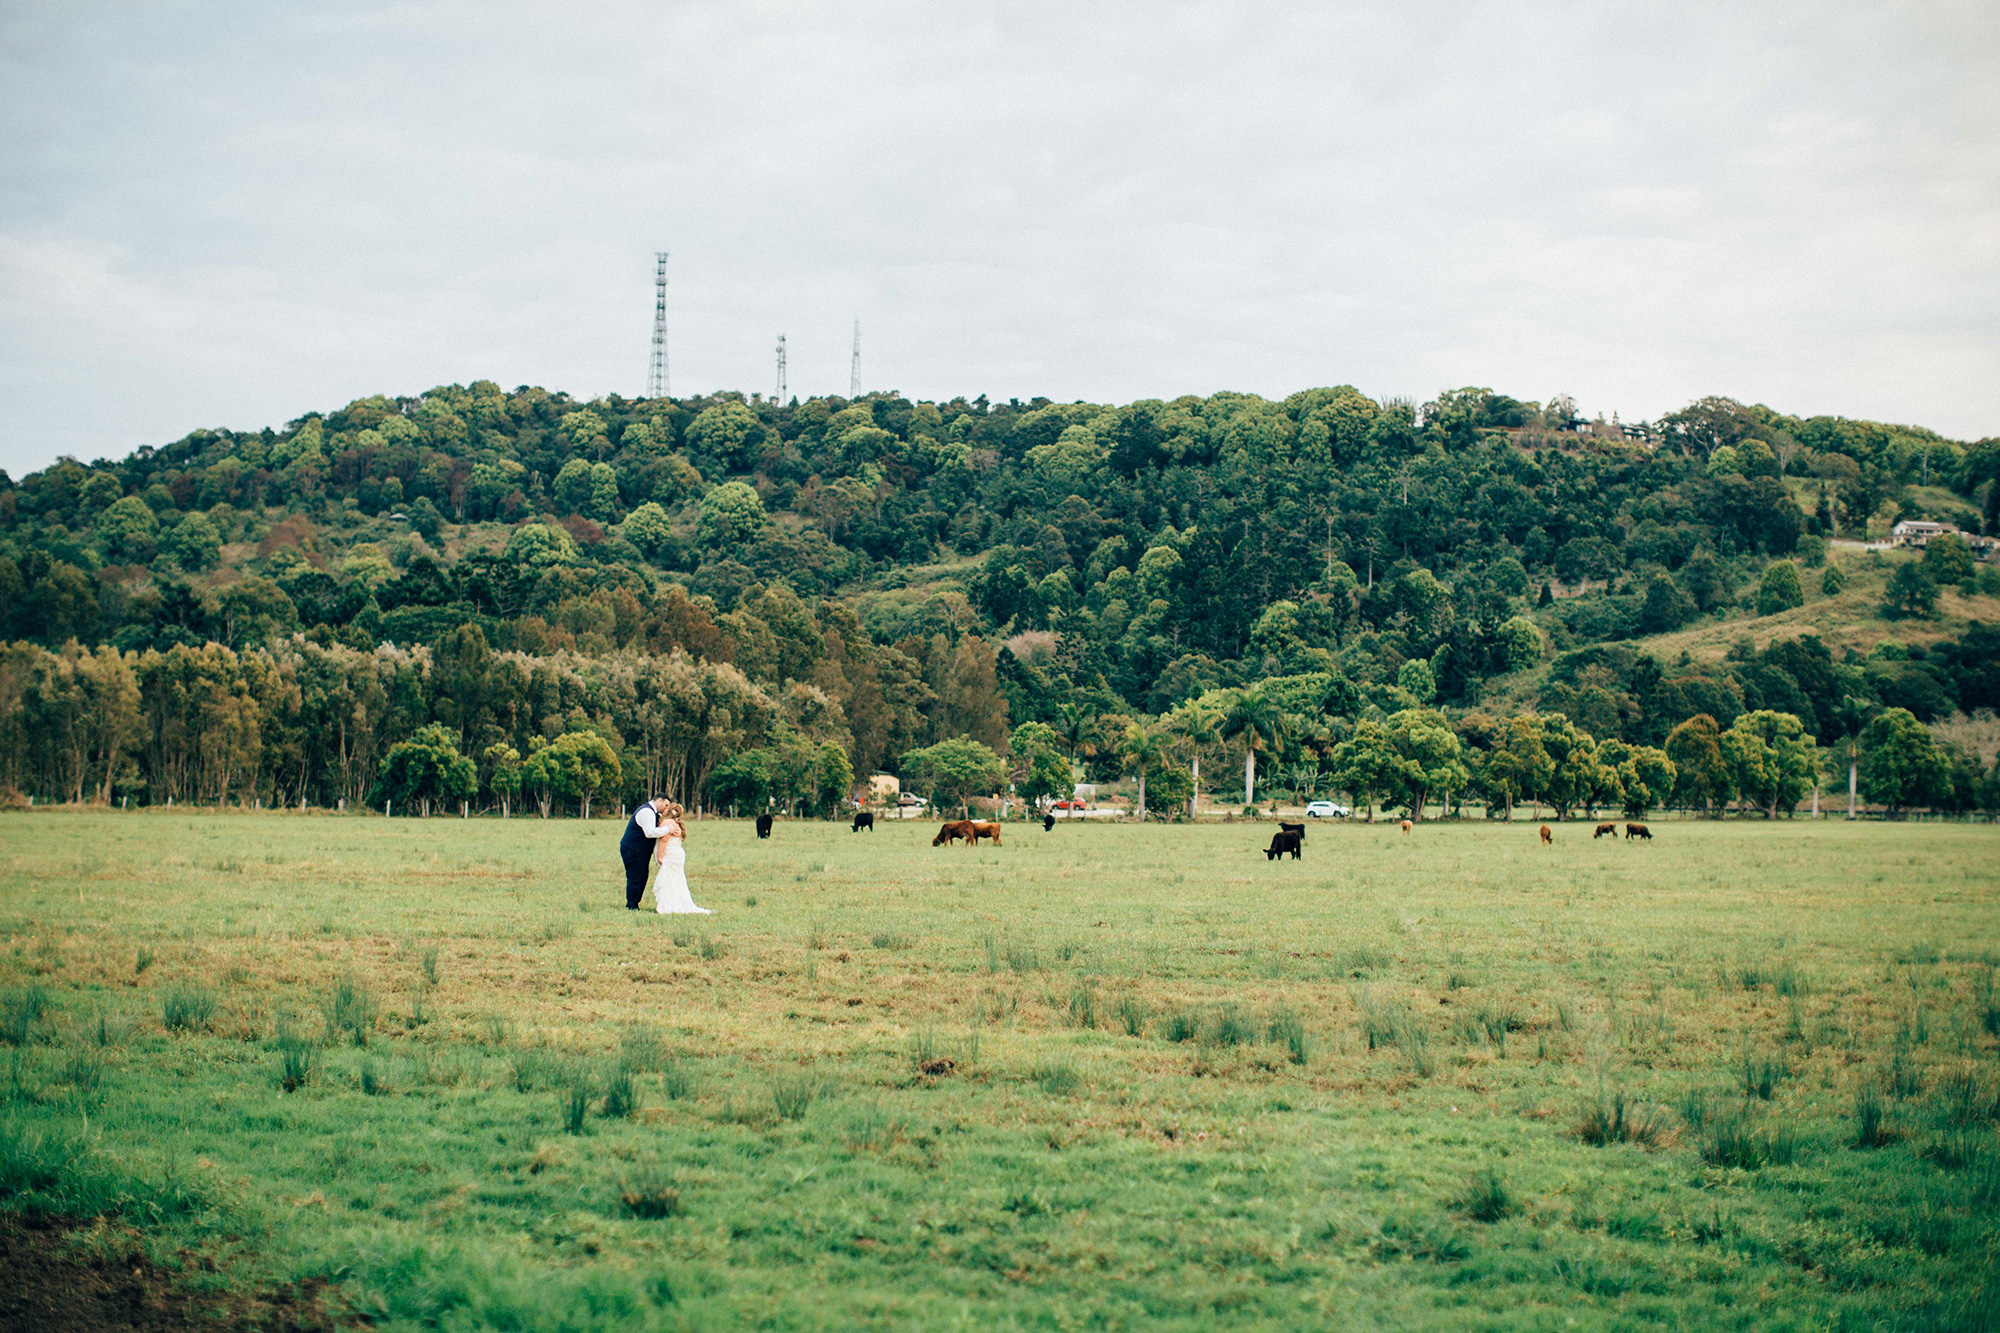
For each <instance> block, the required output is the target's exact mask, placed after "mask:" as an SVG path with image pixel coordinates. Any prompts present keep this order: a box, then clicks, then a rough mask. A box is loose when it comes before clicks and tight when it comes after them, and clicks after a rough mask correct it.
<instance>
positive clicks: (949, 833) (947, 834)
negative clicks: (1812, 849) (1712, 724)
mask: <svg viewBox="0 0 2000 1333" xmlns="http://www.w3.org/2000/svg"><path fill="white" fill-rule="evenodd" d="M771 821H772V816H770V815H758V816H757V836H758V837H760V838H768V837H770V836H771ZM1055 826H1056V819H1055V816H1054V815H1046V814H1045V815H1043V816H1042V832H1044V833H1047V832H1048V831H1049V830H1051V829H1053V828H1054V827H1055ZM1396 827H1397V828H1399V829H1400V830H1401V831H1402V832H1404V833H1408V832H1410V831H1411V829H1413V828H1414V827H1415V825H1413V824H1411V823H1410V821H1409V820H1407V819H1405V820H1401V821H1399V822H1398V824H1397V826H1396ZM863 829H867V830H868V831H869V832H870V833H873V832H874V831H875V816H874V815H873V814H871V813H870V812H869V811H866V810H863V811H862V812H861V813H859V814H857V815H855V816H854V827H853V828H851V829H849V830H848V831H849V832H850V833H859V832H861V830H863ZM1607 833H1608V834H1610V835H1611V836H1612V837H1613V838H1616V837H1617V836H1618V825H1617V824H1615V823H1611V824H1599V825H1598V826H1597V831H1596V832H1595V833H1592V834H1591V835H1590V836H1591V840H1592V841H1593V842H1594V841H1596V840H1597V839H1598V838H1601V837H1603V836H1604V835H1605V834H1607ZM1540 834H1541V840H1542V845H1543V846H1545V847H1551V846H1554V845H1555V840H1556V835H1555V833H1554V831H1553V830H1551V829H1550V828H1549V826H1548V825H1547V824H1543V825H1542V826H1541V828H1540ZM982 838H984V839H986V840H988V841H990V842H991V843H992V844H993V845H994V846H995V847H998V846H1000V825H999V824H997V823H994V822H993V821H991V820H983V819H953V820H948V821H947V822H946V823H945V824H944V826H943V827H941V828H939V829H938V835H937V836H936V837H935V838H932V839H931V846H933V847H944V846H948V845H949V844H951V843H954V842H957V841H959V840H960V839H963V840H964V842H965V845H966V846H968V847H977V846H978V845H979V842H980V839H982ZM1634 838H1643V839H1645V840H1646V841H1647V842H1651V841H1652V840H1653V831H1652V830H1651V829H1649V828H1647V827H1646V826H1645V825H1644V824H1627V825H1626V826H1625V840H1626V841H1627V842H1630V841H1632V840H1633V839H1634ZM1305 842H1306V826H1305V825H1304V824H1285V823H1280V824H1279V825H1278V831H1277V832H1276V833H1274V834H1272V835H1271V845H1270V846H1269V847H1266V848H1265V849H1264V859H1265V860H1266V861H1275V860H1277V859H1278V858H1280V857H1282V856H1284V855H1285V854H1287V853H1290V854H1291V858H1292V859H1293V860H1294V861H1296V860H1298V859H1299V858H1300V855H1301V853H1302V852H1303V851H1304V849H1305Z"/></svg>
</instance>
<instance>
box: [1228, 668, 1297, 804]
mask: <svg viewBox="0 0 2000 1333" xmlns="http://www.w3.org/2000/svg"><path fill="white" fill-rule="evenodd" d="M1285 730H1286V718H1285V710H1284V708H1283V706H1282V705H1280V704H1279V702H1278V699H1277V696H1276V695H1274V694H1272V693H1271V692H1270V691H1268V690H1266V689H1265V688H1264V686H1263V685H1262V684H1257V685H1252V686H1249V687H1248V688H1246V689H1241V690H1238V691H1237V692H1236V697H1235V698H1234V699H1232V700H1231V701H1230V704H1229V711H1228V712H1226V713H1224V714H1223V716H1222V739H1224V740H1234V739H1236V738H1237V737H1238V736H1241V737H1242V738H1243V804H1245V805H1250V804H1252V803H1253V802H1254V801H1255V800H1256V792H1257V752H1258V751H1259V750H1271V749H1274V748H1276V746H1277V745H1278V743H1279V742H1280V741H1281V740H1283V739H1284V735H1285Z"/></svg>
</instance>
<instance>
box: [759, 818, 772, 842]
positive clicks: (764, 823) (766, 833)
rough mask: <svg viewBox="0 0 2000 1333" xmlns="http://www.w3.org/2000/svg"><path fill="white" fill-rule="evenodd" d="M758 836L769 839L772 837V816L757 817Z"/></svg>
mask: <svg viewBox="0 0 2000 1333" xmlns="http://www.w3.org/2000/svg"><path fill="white" fill-rule="evenodd" d="M757 836H758V837H760V838H768V837H770V836H771V816H769V815H758V816H757Z"/></svg>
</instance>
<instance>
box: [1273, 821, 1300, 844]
mask: <svg viewBox="0 0 2000 1333" xmlns="http://www.w3.org/2000/svg"><path fill="white" fill-rule="evenodd" d="M1278 832H1280V833H1296V834H1298V835H1299V841H1300V842H1301V843H1303V842H1304V841H1305V840H1306V826H1305V825H1304V824H1286V823H1283V822H1282V821H1281V822H1280V823H1279V824H1278Z"/></svg>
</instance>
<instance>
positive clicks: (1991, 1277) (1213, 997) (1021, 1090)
mask: <svg viewBox="0 0 2000 1333" xmlns="http://www.w3.org/2000/svg"><path fill="white" fill-rule="evenodd" d="M621 827H622V826H621V825H620V824H618V823H614V822H611V821H597V822H594V823H590V824H584V823H580V822H576V821H559V822H543V821H540V820H533V819H515V820H513V821H510V822H504V823H503V822H500V821H496V820H485V821H477V822H471V823H467V822H461V821H455V820H433V821H428V822H425V821H413V820H395V821H389V820H383V819H363V818H345V819H343V818H337V817H312V816H273V815H262V816H252V815H230V816H198V815H197V816H189V815H173V816H169V815H165V814H159V815H155V814H146V815H138V814H134V815H129V816H120V815H116V814H73V813H71V814H66V813H49V814H33V815H10V816H5V817H0V941H4V943H0V1042H4V1043H5V1044H4V1045H0V1060H4V1061H5V1066H4V1100H0V1197H4V1202H0V1208H7V1209H13V1210H35V1209H40V1210H45V1211H50V1212H58V1213H69V1214H73V1215H96V1214H100V1213H108V1214H109V1215H110V1216H111V1217H112V1218H114V1219H115V1220H116V1221H117V1223H118V1225H119V1226H121V1227H128V1228H137V1229H138V1230H139V1231H140V1232H141V1233H143V1235H144V1236H145V1237H146V1238H147V1243H148V1244H149V1245H150V1246H151V1247H152V1248H153V1249H154V1251H155V1252H156V1253H157V1254H158V1255H159V1256H161V1257H163V1258H165V1259H167V1260H168V1261H169V1262H171V1263H174V1264H176V1265H178V1266H180V1267H181V1268H183V1269H185V1270H186V1271H187V1272H188V1274H189V1278H190V1281H193V1282H196V1283H207V1284H211V1285H215V1284H223V1285H235V1286H240V1287H254V1286H267V1285H271V1284H275V1283H281V1282H287V1281H296V1280H301V1279H310V1278H313V1277H326V1278H330V1279H331V1280H333V1281H334V1282H335V1283H336V1285H337V1289H338V1291H339V1292H340V1293H341V1294H342V1295H343V1298H344V1299H347V1300H350V1301H351V1302H352V1303H353V1305H354V1307H355V1308H357V1309H359V1310H360V1311H363V1312H365V1313H366V1314H368V1315H369V1316H370V1317H371V1318H373V1319H375V1320H377V1321H379V1322H382V1323H385V1324H388V1325H390V1326H392V1327H404V1326H423V1327H446V1328H462V1327H505V1328H517V1329H626V1328H632V1329H639V1328H653V1327H663V1328H727V1327H766V1328H849V1327H880V1328H898V1329H919V1328H921V1329H934V1328H954V1327H967V1328H1051V1329H1058V1328H1060V1329H1067V1328H1084V1327H1101V1328H1148V1329H1152V1328H1189V1329H1193V1328H1202V1329H1210V1328H1250V1327H1268V1328H1320V1327H1340V1328H1347V1327H1370V1326H1382V1327H1395V1328H1438V1329H1446V1328H1452V1329H1456V1328H1469V1327H1491V1328H1631V1327H1638V1326H1656V1327H1674V1328H1710V1327H1718V1328H1731V1327H1743V1328H1787V1327H1790V1328H1799V1329H1805V1328H1827V1327H1834V1328H1852V1329H1863V1328H1867V1329H1873V1328H1967V1329H1971V1328H1987V1327H1992V1326H1994V1325H1993V1322H1992V1321H1993V1320H1994V1319H1995V1318H1996V1314H1997V1312H2000V1282H1996V1276H1995V1275H1996V1273H2000V1153H1996V1145H1995V1133H1994V1131H1995V1118H1996V1115H2000V1059H1996V1030H2000V994H1996V992H1995V983H1996V971H1995V968H1996V963H2000V830H1995V829H1993V828H1989V827H1970V826H1965V825H1882V824H1866V825H1858V826H1850V825H1844V824H1840V823H1834V822H1829V823H1820V824H1812V823H1808V822H1805V821H1799V822H1795V823H1779V824H1777V825H1773V826H1766V825H1763V824H1759V823H1754V822H1752V823H1736V822H1731V823H1726V824H1707V823H1691V822H1690V823H1684V822H1673V823H1664V824H1659V825H1656V826H1655V829H1656V833H1657V837H1656V838H1655V840H1654V841H1653V842H1652V843H1651V844H1644V843H1639V844H1626V843H1624V842H1612V841H1610V840H1608V839H1607V840H1604V841H1593V840H1592V838H1591V836H1590V827H1589V825H1587V824H1584V825H1578V824H1568V825H1562V826H1559V827H1558V829H1557V834H1556V838H1557V841H1556V845H1555V847H1554V848H1553V849H1552V850H1551V849H1544V848H1542V847H1540V846H1538V845H1537V843H1536V838H1535V833H1534V828H1533V825H1531V824H1516V825H1513V826H1496V825H1483V824H1468V825H1464V826H1446V825H1425V826H1421V827H1419V829H1418V830H1417V831H1416V833H1415V834H1414V835H1412V836H1408V837H1404V836H1401V835H1399V834H1397V833H1396V831H1395V830H1394V828H1393V826H1388V825H1378V826H1376V827H1373V828H1368V827H1358V826H1350V827H1328V828H1321V827H1317V826H1316V827H1314V828H1313V829H1312V830H1311V832H1310V834H1309V835H1308V838H1307V845H1306V852H1305V859H1304V860H1302V861H1299V862H1291V861H1284V862H1279V863H1276V864H1272V863H1269V862H1267V861H1266V860H1265V859H1264V858H1263V856H1262V855H1261V854H1260V853H1259V852H1258V851H1257V850H1255V849H1256V847H1257V846H1258V845H1260V843H1261V841H1262V840H1263V838H1264V837H1267V836H1268V826H1264V827H1263V828H1258V827H1246V826H1242V825H1235V826H1215V825H1210V826H1202V827H1166V828H1161V827H1151V828H1139V827H1125V826H1106V825H1097V826H1088V827H1084V826H1063V827H1058V829H1057V830H1056V831H1055V832H1054V833H1051V834H1044V833H1042V831H1041V830H1040V829H1039V828H1038V827H1036V828H1028V827H1022V828H1018V829H1017V828H1015V827H1012V826H1010V827H1009V829H1008V831H1007V838H1006V845H1005V846H1004V847H1001V848H998V849H992V848H984V847H982V848H980V849H978V850H977V851H967V850H965V849H963V848H951V849H942V848H941V849H937V850H933V849H932V848H931V847H930V846H929V837H930V833H931V831H932V829H931V826H928V825H923V826H919V825H914V824H912V825H895V824H891V825H887V826H885V827H884V828H882V829H881V830H880V831H879V832H877V833H875V834H873V835H872V836H871V835H869V834H860V835H854V834H850V833H848V832H847V831H846V830H845V828H844V827H841V826H831V825H823V824H800V823H780V824H779V826H778V829H777V832H776V835H775V836H774V837H773V838H772V839H771V840H770V841H769V842H764V843H760V842H757V841H756V840H755V839H754V838H753V836H752V833H751V829H750V827H749V825H748V824H747V823H740V824H739V823H727V824H724V823H704V824H700V825H697V826H696V829H695V837H694V840H693V843H692V847H691V850H690V860H689V868H690V878H691V880H692V882H693V884H694V888H695V894H696V897H697V898H698V899H699V900H701V901H703V902H704V903H705V904H707V905H708V906H711V907H713V908H715V909H716V914H715V915H714V916H712V917H707V918H701V919H698V920H688V919H682V918H662V917H659V916H656V915H655V914H653V913H652V912H651V911H650V910H648V911H645V912H642V913H636V914H635V913H628V912H625V911H624V910H623V908H622V880H621V877H620V874H619V870H618V865H617V858H616V852H615V843H616V840H617V838H618V836H619V833H620V832H621ZM650 902H651V899H650V896H649V898H648V906H649V907H650ZM114 1234H122V1233H114V1231H113V1229H111V1228H110V1227H106V1228H103V1229H100V1230H99V1231H98V1232H89V1231H86V1232H84V1233H81V1239H80V1240H79V1243H80V1244H90V1243H110V1238H111V1237H112V1236H113V1235H114ZM93 1237H96V1238H97V1239H96V1240H95V1241H93Z"/></svg>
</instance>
